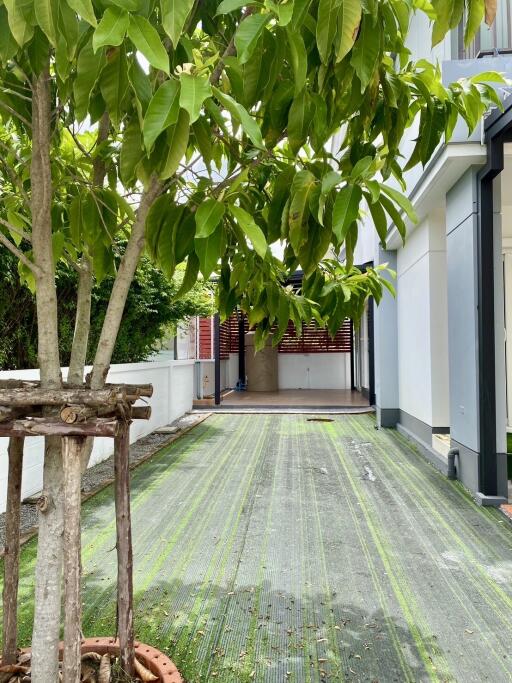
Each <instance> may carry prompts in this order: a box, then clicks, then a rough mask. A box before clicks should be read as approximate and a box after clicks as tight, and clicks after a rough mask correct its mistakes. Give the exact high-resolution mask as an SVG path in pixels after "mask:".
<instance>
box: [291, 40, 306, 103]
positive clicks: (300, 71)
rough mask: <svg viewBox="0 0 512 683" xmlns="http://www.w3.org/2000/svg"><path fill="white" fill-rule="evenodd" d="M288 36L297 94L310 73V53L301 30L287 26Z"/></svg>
mask: <svg viewBox="0 0 512 683" xmlns="http://www.w3.org/2000/svg"><path fill="white" fill-rule="evenodd" d="M286 36H287V38H288V48H289V50H290V61H291V64H292V69H293V75H294V78H295V94H296V95H297V94H298V93H300V91H301V90H302V89H303V87H304V86H305V85H306V78H307V75H308V55H307V52H306V47H305V45H304V40H303V39H302V36H301V34H300V31H296V30H293V29H291V28H289V27H287V29H286Z"/></svg>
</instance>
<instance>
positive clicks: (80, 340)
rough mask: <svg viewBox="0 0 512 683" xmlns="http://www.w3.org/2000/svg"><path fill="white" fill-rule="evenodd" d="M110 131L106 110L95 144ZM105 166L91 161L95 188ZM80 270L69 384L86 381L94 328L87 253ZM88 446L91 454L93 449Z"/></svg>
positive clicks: (96, 159)
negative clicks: (92, 324) (90, 338)
mask: <svg viewBox="0 0 512 683" xmlns="http://www.w3.org/2000/svg"><path fill="white" fill-rule="evenodd" d="M109 130H110V118H109V115H108V112H105V113H104V114H103V116H102V117H101V119H100V122H99V125H98V134H97V136H96V147H99V146H100V145H101V144H103V143H104V142H106V140H108V134H109ZM105 174H106V167H105V162H104V160H103V158H102V156H101V154H98V155H96V156H95V157H94V161H93V164H92V185H93V190H94V189H95V188H102V187H103V185H104V183H105ZM80 266H81V270H80V275H79V278H78V292H77V299H76V318H75V332H74V335H73V344H72V346H71V359H70V361H69V372H68V383H69V384H70V385H71V386H80V385H81V384H82V382H83V381H84V370H85V362H86V358H87V346H88V344H89V332H90V329H91V294H92V287H93V273H92V264H91V260H90V258H89V257H88V256H87V254H85V253H84V254H83V255H82V258H81V263H80ZM88 446H90V447H92V442H91V443H90V444H87V445H84V449H87V447H88ZM90 447H89V454H90V451H91V448H90Z"/></svg>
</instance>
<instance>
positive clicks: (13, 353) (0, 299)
mask: <svg viewBox="0 0 512 683" xmlns="http://www.w3.org/2000/svg"><path fill="white" fill-rule="evenodd" d="M181 278H182V274H181V273H178V274H177V275H176V276H175V278H174V279H173V280H172V281H169V280H167V279H166V278H165V277H164V275H162V273H161V272H160V271H159V270H157V269H156V268H154V267H153V266H152V265H151V263H150V262H149V260H148V259H147V258H143V259H142V262H141V264H140V266H139V268H138V270H137V273H136V275H135V280H134V282H133V284H132V287H131V289H130V293H129V295H128V300H127V302H126V308H125V312H124V316H123V321H122V323H121V328H120V330H119V335H118V338H117V343H116V346H115V350H114V355H113V357H112V362H113V363H136V362H138V361H143V360H147V358H148V357H149V356H151V355H152V354H153V353H154V352H155V351H156V350H158V348H159V347H160V344H161V342H162V340H163V339H164V338H165V337H166V336H168V335H169V333H170V332H171V331H172V330H173V329H174V328H175V326H176V324H177V323H179V322H180V321H183V320H186V319H187V318H188V317H190V316H194V315H210V314H211V312H212V297H211V291H210V289H209V287H208V286H207V285H205V284H204V283H198V284H197V285H196V286H195V287H194V288H193V289H192V290H191V291H190V292H189V294H188V295H187V296H185V297H183V299H180V300H179V301H173V299H174V295H175V294H176V292H177V290H178V288H179V285H180V282H181ZM111 287H112V279H111V278H108V279H105V280H103V281H102V282H101V283H100V284H99V285H96V286H95V287H94V290H93V297H92V311H91V334H90V341H89V352H88V356H87V362H88V363H90V362H91V361H92V359H93V356H94V350H95V348H96V343H97V341H98V338H99V334H100V331H101V326H102V324H103V319H104V316H105V310H106V306H107V303H108V298H109V295H110V290H111ZM76 288H77V275H76V273H75V271H73V270H72V269H70V268H67V267H66V266H63V265H61V264H59V266H58V270H57V296H58V302H59V333H60V340H61V347H60V356H61V363H62V365H63V366H66V365H68V363H69V357H70V353H71V344H72V340H73V331H74V325H75V310H76V309H75V301H76ZM0 329H1V332H2V333H1V335H0V370H20V369H24V368H35V367H37V365H38V363H37V320H36V308H35V300H34V296H33V295H32V293H31V292H30V291H29V290H28V289H27V288H26V287H25V286H24V285H23V284H21V282H20V279H19V277H18V269H17V261H16V259H15V258H14V257H13V256H11V255H10V254H9V253H7V252H5V251H4V250H0Z"/></svg>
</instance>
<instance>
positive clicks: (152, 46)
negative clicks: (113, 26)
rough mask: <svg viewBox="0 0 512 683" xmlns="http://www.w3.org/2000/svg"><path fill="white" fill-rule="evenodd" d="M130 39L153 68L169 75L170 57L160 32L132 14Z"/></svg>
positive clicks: (145, 20)
mask: <svg viewBox="0 0 512 683" xmlns="http://www.w3.org/2000/svg"><path fill="white" fill-rule="evenodd" d="M128 37H129V38H130V40H131V41H132V42H133V44H134V45H135V47H136V48H137V50H138V51H139V52H141V53H142V54H143V55H144V57H145V58H146V59H147V60H148V62H149V63H150V64H151V66H153V67H155V69H159V70H160V71H163V72H164V73H166V74H167V75H169V55H168V54H167V52H166V50H165V47H164V46H163V44H162V41H161V40H160V36H159V35H158V31H157V30H156V28H154V26H151V24H150V23H149V21H148V20H147V19H145V18H144V17H141V16H139V15H133V14H132V15H131V17H130V24H129V26H128Z"/></svg>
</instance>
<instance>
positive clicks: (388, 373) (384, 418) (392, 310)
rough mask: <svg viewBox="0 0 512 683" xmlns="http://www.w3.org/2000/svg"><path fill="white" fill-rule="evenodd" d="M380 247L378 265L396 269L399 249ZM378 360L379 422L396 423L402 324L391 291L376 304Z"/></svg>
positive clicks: (376, 352)
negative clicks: (399, 345)
mask: <svg viewBox="0 0 512 683" xmlns="http://www.w3.org/2000/svg"><path fill="white" fill-rule="evenodd" d="M377 249H378V251H377V258H376V259H375V265H379V264H382V263H387V264H388V266H389V268H391V269H392V270H396V251H384V250H383V249H381V248H380V246H379V247H378V248H377ZM396 285H397V283H396V281H393V286H395V287H396ZM374 364H375V395H376V401H377V406H376V408H377V423H378V425H379V426H380V427H394V426H395V425H396V424H397V422H398V418H399V410H398V406H399V402H398V325H397V303H396V299H395V298H394V297H393V296H391V294H390V293H389V292H385V294H384V296H383V298H382V301H381V302H380V304H379V305H378V306H376V307H375V317H374Z"/></svg>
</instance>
